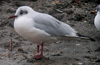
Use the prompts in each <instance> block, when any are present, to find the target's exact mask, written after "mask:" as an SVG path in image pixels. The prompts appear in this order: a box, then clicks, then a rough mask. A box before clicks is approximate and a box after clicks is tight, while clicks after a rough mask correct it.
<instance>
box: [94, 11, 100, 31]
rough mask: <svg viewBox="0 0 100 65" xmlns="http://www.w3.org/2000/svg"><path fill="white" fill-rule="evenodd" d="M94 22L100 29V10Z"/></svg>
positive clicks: (99, 29)
mask: <svg viewBox="0 0 100 65" xmlns="http://www.w3.org/2000/svg"><path fill="white" fill-rule="evenodd" d="M94 24H95V27H96V28H97V30H98V31H100V13H99V12H98V13H97V15H96V17H95V20H94Z"/></svg>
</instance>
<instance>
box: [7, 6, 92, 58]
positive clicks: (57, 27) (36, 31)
mask: <svg viewBox="0 0 100 65" xmlns="http://www.w3.org/2000/svg"><path fill="white" fill-rule="evenodd" d="M11 18H15V21H14V29H15V31H16V32H17V33H18V34H19V35H20V36H22V37H23V38H24V39H27V40H29V41H31V42H33V43H36V44H37V53H39V48H40V45H41V53H40V54H37V55H35V56H34V59H40V58H42V56H43V44H44V43H45V42H49V41H54V40H57V38H58V37H73V38H85V39H90V40H93V39H92V38H90V37H85V36H82V35H80V34H78V33H77V31H75V30H74V29H73V28H72V27H71V26H69V25H68V24H66V23H64V22H61V21H59V20H58V19H56V18H54V17H53V16H51V15H49V14H45V13H39V12H36V11H34V10H33V9H32V8H31V7H29V6H21V7H19V8H18V9H17V10H16V13H15V15H13V16H10V17H9V18H8V19H11Z"/></svg>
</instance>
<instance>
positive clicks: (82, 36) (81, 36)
mask: <svg viewBox="0 0 100 65" xmlns="http://www.w3.org/2000/svg"><path fill="white" fill-rule="evenodd" d="M77 36H78V37H79V38H81V39H87V40H91V41H95V39H93V38H91V37H89V36H84V35H81V34H79V33H77Z"/></svg>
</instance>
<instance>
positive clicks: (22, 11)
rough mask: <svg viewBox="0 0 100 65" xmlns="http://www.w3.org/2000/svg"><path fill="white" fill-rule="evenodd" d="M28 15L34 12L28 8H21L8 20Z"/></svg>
mask: <svg viewBox="0 0 100 65" xmlns="http://www.w3.org/2000/svg"><path fill="white" fill-rule="evenodd" d="M29 13H34V10H33V9H32V8H31V7H29V6H21V7H19V8H18V9H17V11H16V13H15V15H13V16H10V17H9V18H8V19H11V18H16V17H19V16H22V15H27V14H29Z"/></svg>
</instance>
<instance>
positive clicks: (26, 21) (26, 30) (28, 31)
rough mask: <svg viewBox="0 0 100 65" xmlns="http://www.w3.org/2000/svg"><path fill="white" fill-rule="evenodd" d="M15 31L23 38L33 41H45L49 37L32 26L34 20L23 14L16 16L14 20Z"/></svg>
mask: <svg viewBox="0 0 100 65" xmlns="http://www.w3.org/2000/svg"><path fill="white" fill-rule="evenodd" d="M14 28H15V31H16V32H17V33H18V34H19V35H20V36H22V37H23V38H25V39H27V40H29V41H31V42H35V43H41V42H45V41H47V40H48V39H49V38H50V35H49V34H48V33H46V32H45V31H43V30H40V29H37V28H35V27H34V20H33V19H31V18H27V17H25V16H23V17H20V18H17V19H16V20H15V21H14Z"/></svg>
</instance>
